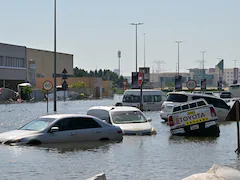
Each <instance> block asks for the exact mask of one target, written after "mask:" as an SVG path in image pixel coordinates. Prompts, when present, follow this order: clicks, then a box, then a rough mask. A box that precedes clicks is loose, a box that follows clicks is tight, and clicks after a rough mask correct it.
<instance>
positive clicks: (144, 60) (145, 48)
mask: <svg viewBox="0 0 240 180" xmlns="http://www.w3.org/2000/svg"><path fill="white" fill-rule="evenodd" d="M145 35H146V33H144V34H143V37H144V68H145V67H146V46H145Z"/></svg>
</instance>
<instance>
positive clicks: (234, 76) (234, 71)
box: [233, 68, 238, 84]
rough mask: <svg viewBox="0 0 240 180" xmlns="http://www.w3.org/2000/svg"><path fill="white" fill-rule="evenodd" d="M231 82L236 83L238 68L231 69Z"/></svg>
mask: <svg viewBox="0 0 240 180" xmlns="http://www.w3.org/2000/svg"><path fill="white" fill-rule="evenodd" d="M233 82H234V84H237V82H238V68H234V69H233Z"/></svg>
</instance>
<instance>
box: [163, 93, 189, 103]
mask: <svg viewBox="0 0 240 180" xmlns="http://www.w3.org/2000/svg"><path fill="white" fill-rule="evenodd" d="M187 100H188V96H186V95H183V94H169V95H168V96H167V99H166V101H171V102H187Z"/></svg>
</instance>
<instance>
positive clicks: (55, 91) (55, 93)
mask: <svg viewBox="0 0 240 180" xmlns="http://www.w3.org/2000/svg"><path fill="white" fill-rule="evenodd" d="M56 16H57V15H56V0H54V112H56V111H57V78H56V73H57V72H56V71H57V70H56V69H57V65H56V63H57V56H56Z"/></svg>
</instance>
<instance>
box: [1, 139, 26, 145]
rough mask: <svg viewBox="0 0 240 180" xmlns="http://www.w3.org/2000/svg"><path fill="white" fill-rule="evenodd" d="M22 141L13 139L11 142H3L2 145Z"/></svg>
mask: <svg viewBox="0 0 240 180" xmlns="http://www.w3.org/2000/svg"><path fill="white" fill-rule="evenodd" d="M21 140H22V139H13V140H9V141H6V142H4V144H14V143H19V142H21Z"/></svg>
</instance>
